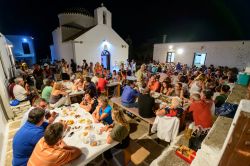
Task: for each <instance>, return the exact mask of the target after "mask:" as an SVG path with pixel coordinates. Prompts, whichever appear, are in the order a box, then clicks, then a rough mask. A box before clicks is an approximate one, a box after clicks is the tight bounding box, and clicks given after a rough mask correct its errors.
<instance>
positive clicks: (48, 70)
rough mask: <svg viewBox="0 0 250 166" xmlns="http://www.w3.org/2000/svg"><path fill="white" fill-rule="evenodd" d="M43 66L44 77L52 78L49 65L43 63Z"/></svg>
mask: <svg viewBox="0 0 250 166" xmlns="http://www.w3.org/2000/svg"><path fill="white" fill-rule="evenodd" d="M43 66H44V70H43V74H44V78H48V79H52V78H53V76H52V71H51V69H50V67H49V65H48V64H47V63H45V64H44V65H43Z"/></svg>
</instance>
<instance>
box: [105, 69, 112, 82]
mask: <svg viewBox="0 0 250 166" xmlns="http://www.w3.org/2000/svg"><path fill="white" fill-rule="evenodd" d="M110 79H112V73H110V70H107V72H106V80H110Z"/></svg>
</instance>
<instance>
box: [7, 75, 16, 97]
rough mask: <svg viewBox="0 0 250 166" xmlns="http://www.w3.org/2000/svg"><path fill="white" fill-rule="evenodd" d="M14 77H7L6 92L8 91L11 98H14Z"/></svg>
mask: <svg viewBox="0 0 250 166" xmlns="http://www.w3.org/2000/svg"><path fill="white" fill-rule="evenodd" d="M15 79H16V78H15V77H13V78H11V79H9V85H8V93H9V97H10V98H11V99H15V96H14V94H13V89H14V86H15V85H16V84H15Z"/></svg>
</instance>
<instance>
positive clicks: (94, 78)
mask: <svg viewBox="0 0 250 166" xmlns="http://www.w3.org/2000/svg"><path fill="white" fill-rule="evenodd" d="M98 75H99V74H98V73H95V75H94V77H92V78H91V82H93V83H94V84H95V85H97V83H98V80H99V78H98Z"/></svg>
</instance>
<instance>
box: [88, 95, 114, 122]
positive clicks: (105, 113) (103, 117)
mask: <svg viewBox="0 0 250 166" xmlns="http://www.w3.org/2000/svg"><path fill="white" fill-rule="evenodd" d="M111 110H112V107H111V106H110V105H109V104H108V98H107V97H105V96H100V97H99V98H98V105H97V107H96V109H95V111H94V112H93V113H92V116H93V118H94V121H95V122H96V123H99V122H104V123H107V124H112V123H113V120H112V117H111Z"/></svg>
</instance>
